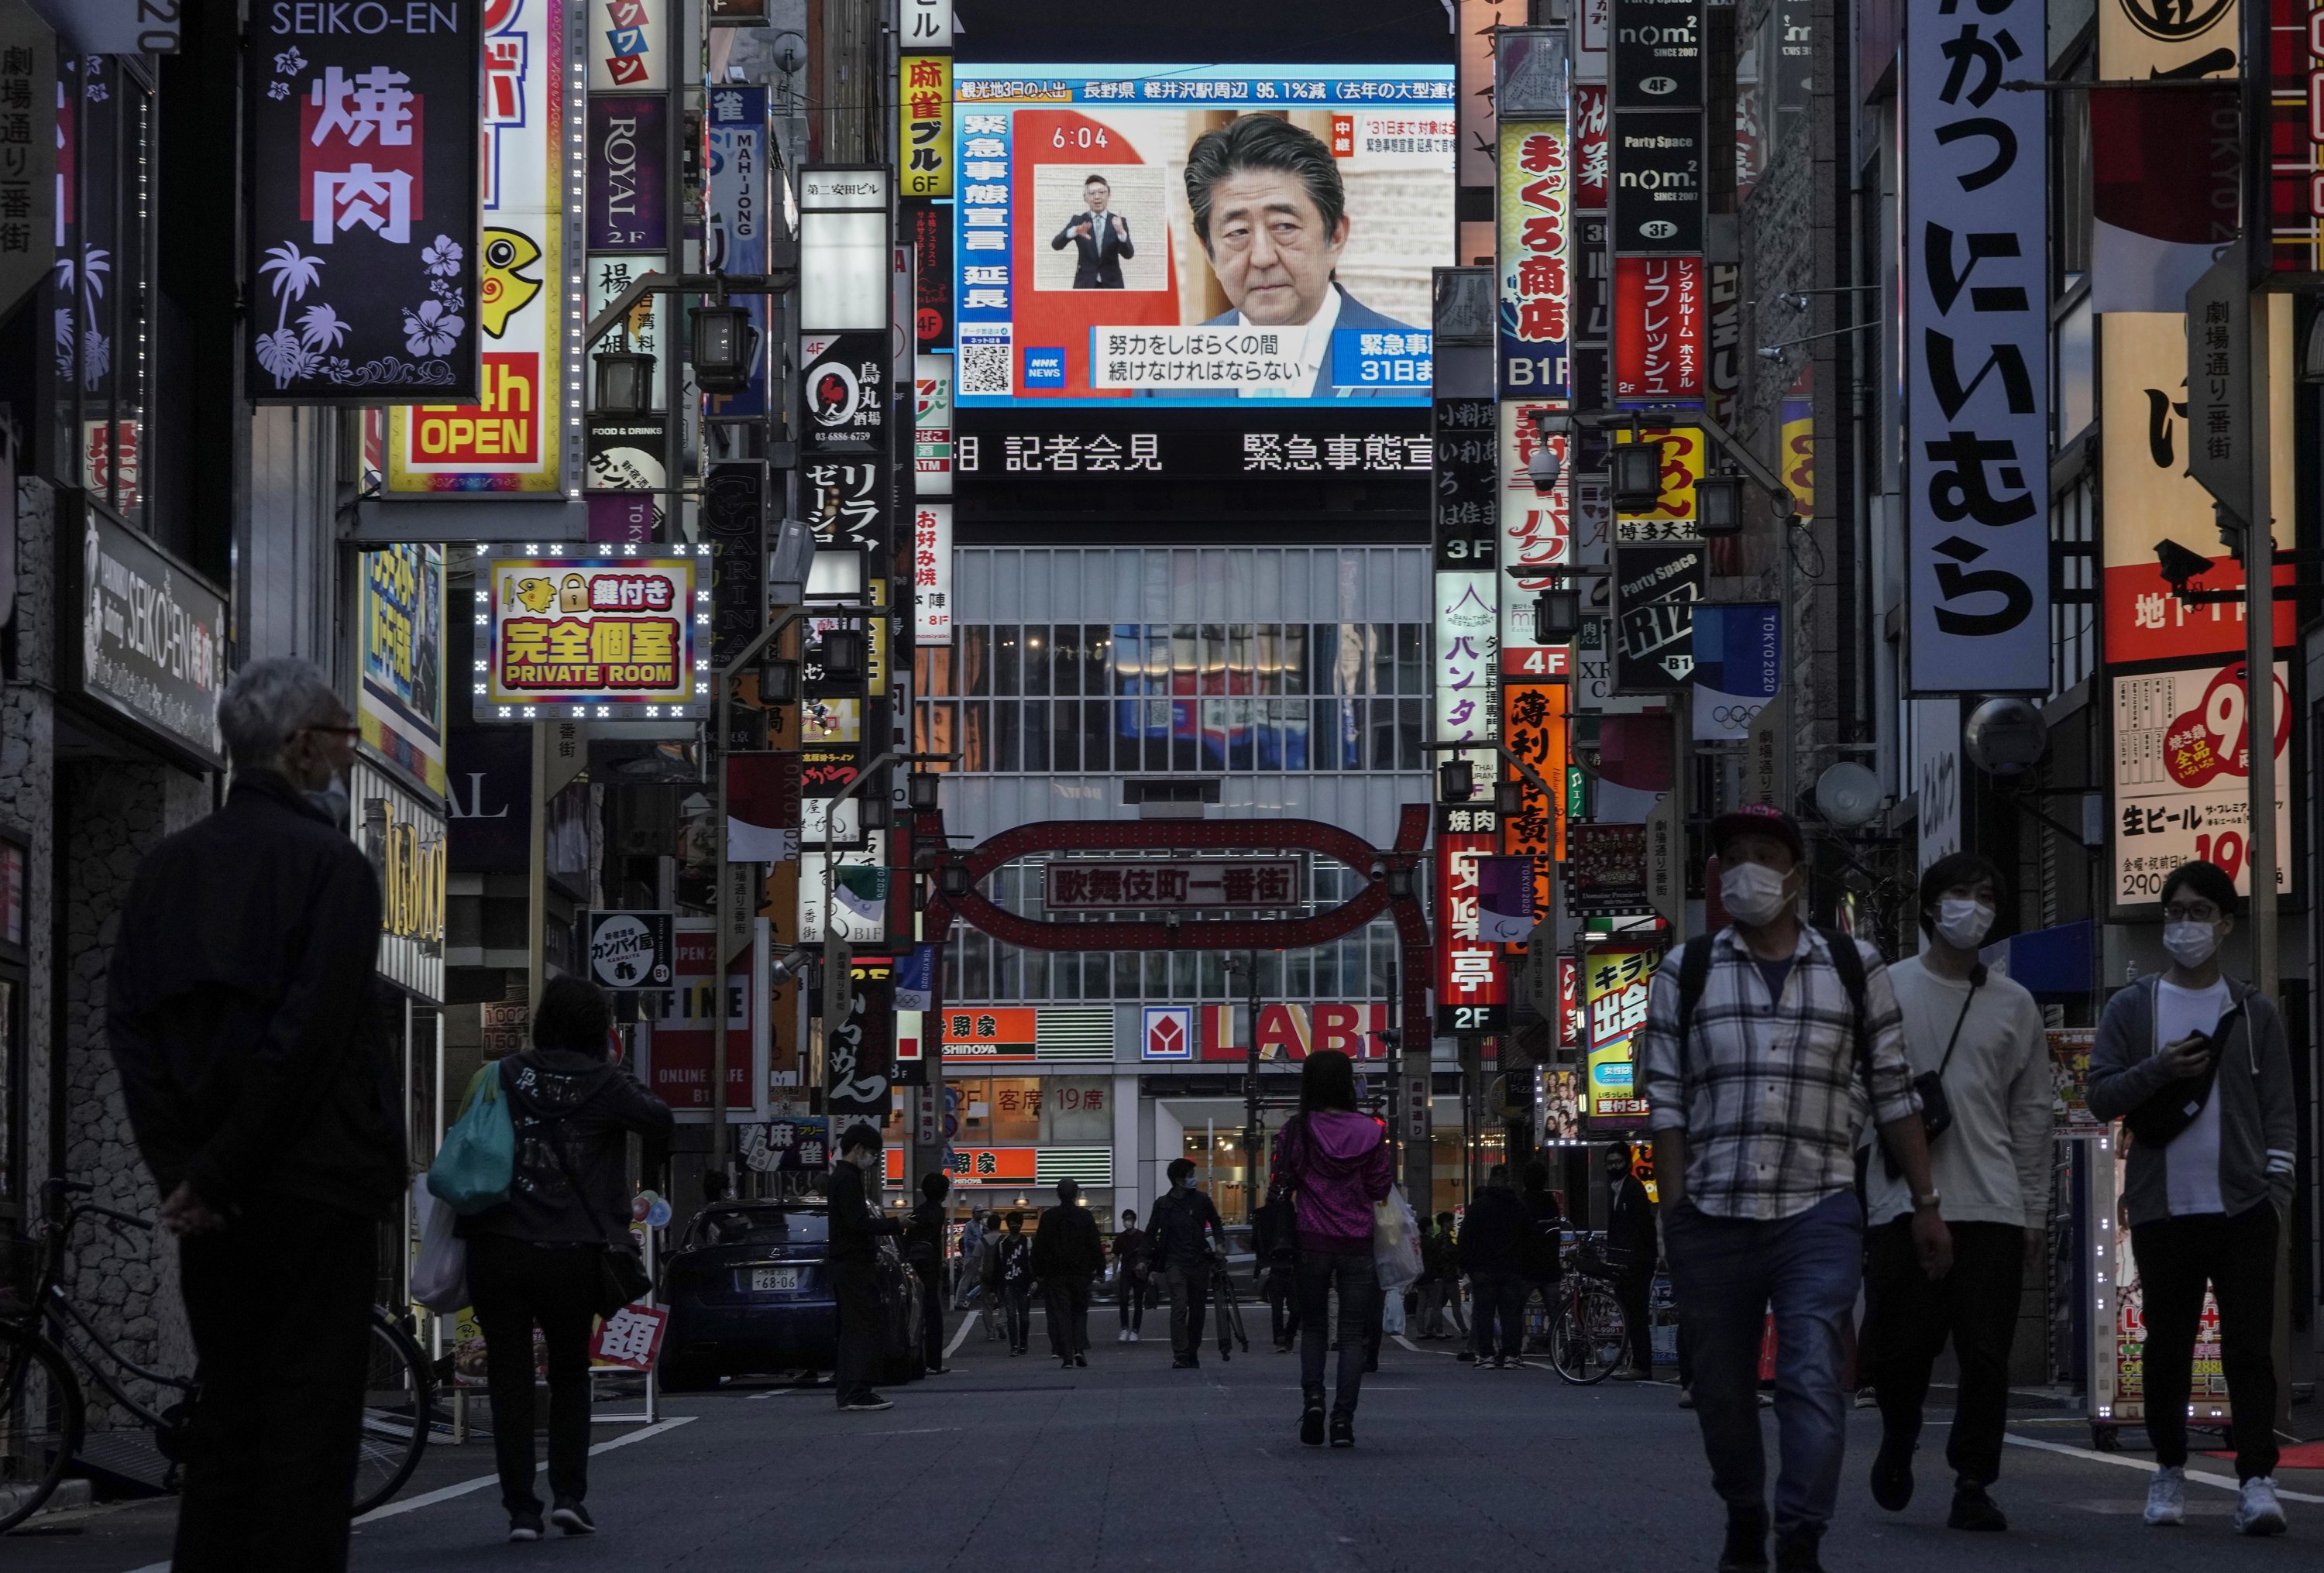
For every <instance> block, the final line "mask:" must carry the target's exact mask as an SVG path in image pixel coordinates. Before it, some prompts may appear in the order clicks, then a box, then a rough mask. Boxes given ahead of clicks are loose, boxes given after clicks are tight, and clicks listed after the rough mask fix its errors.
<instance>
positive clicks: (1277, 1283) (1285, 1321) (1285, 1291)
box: [1267, 1262, 1299, 1348]
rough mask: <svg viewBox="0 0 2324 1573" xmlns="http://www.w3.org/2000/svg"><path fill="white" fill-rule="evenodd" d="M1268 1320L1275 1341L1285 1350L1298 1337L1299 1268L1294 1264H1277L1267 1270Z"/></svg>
mask: <svg viewBox="0 0 2324 1573" xmlns="http://www.w3.org/2000/svg"><path fill="white" fill-rule="evenodd" d="M1267 1309H1268V1320H1269V1322H1271V1323H1272V1324H1273V1327H1274V1331H1275V1341H1276V1342H1277V1344H1278V1345H1281V1346H1283V1347H1285V1348H1288V1347H1289V1346H1290V1343H1291V1340H1292V1339H1294V1338H1297V1337H1298V1336H1299V1268H1298V1265H1297V1264H1296V1262H1284V1263H1277V1265H1274V1266H1271V1267H1269V1268H1268V1270H1267Z"/></svg>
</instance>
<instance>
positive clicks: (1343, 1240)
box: [1267, 1049, 1394, 1448]
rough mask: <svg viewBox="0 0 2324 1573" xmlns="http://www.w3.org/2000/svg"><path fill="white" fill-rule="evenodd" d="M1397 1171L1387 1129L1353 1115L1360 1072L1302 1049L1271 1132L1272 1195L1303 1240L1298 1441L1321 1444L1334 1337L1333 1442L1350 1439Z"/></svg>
mask: <svg viewBox="0 0 2324 1573" xmlns="http://www.w3.org/2000/svg"><path fill="white" fill-rule="evenodd" d="M1393 1185H1394V1175H1393V1173H1392V1172H1391V1166H1390V1164H1389V1161H1388V1133H1387V1132H1386V1131H1385V1130H1384V1129H1382V1128H1381V1127H1380V1123H1379V1121H1378V1120H1376V1119H1374V1118H1371V1117H1370V1116H1369V1115H1365V1114H1359V1113H1358V1112H1356V1069H1355V1063H1354V1062H1353V1061H1351V1060H1350V1059H1349V1058H1348V1056H1347V1055H1345V1054H1343V1053H1340V1052H1339V1051H1338V1050H1337V1049H1323V1050H1319V1051H1318V1052H1316V1053H1312V1054H1310V1055H1308V1056H1307V1059H1306V1062H1305V1064H1304V1065H1302V1066H1301V1067H1300V1074H1299V1112H1298V1113H1297V1114H1296V1115H1295V1116H1293V1117H1292V1118H1291V1121H1290V1123H1289V1124H1287V1125H1286V1126H1285V1127H1283V1134H1282V1135H1281V1136H1278V1137H1277V1139H1276V1144H1275V1165H1274V1168H1273V1171H1272V1172H1271V1173H1269V1174H1268V1187H1267V1190H1268V1200H1269V1201H1275V1200H1280V1199H1281V1198H1283V1197H1285V1196H1289V1197H1291V1198H1292V1199H1293V1202H1294V1228H1295V1234H1296V1239H1297V1243H1298V1247H1299V1390H1300V1395H1301V1401H1300V1410H1299V1440H1301V1441H1303V1442H1305V1443H1306V1444H1307V1445H1308V1446H1309V1447H1311V1448H1320V1447H1322V1446H1323V1441H1324V1432H1325V1416H1324V1408H1323V1356H1324V1353H1325V1346H1326V1345H1327V1344H1329V1343H1332V1342H1333V1341H1334V1339H1335V1338H1336V1341H1337V1343H1338V1345H1339V1349H1340V1369H1339V1377H1338V1382H1337V1384H1336V1385H1335V1387H1334V1388H1333V1394H1332V1407H1331V1415H1330V1435H1331V1443H1332V1446H1333V1447H1335V1448H1352V1447H1354V1446H1355V1445H1356V1398H1357V1394H1358V1392H1359V1390H1360V1388H1361V1387H1362V1385H1363V1379H1364V1376H1363V1373H1364V1343H1365V1334H1366V1330H1367V1329H1368V1328H1369V1326H1370V1324H1371V1320H1372V1313H1373V1308H1374V1307H1375V1305H1376V1304H1377V1303H1378V1302H1379V1292H1380V1290H1379V1276H1378V1274H1377V1272H1376V1271H1375V1269H1374V1267H1373V1265H1372V1209H1373V1207H1374V1206H1375V1205H1377V1204H1378V1203H1379V1202H1382V1201H1385V1200H1388V1192H1389V1191H1390V1190H1391V1189H1393ZM1334 1290H1337V1291H1338V1292H1339V1296H1340V1313H1339V1327H1338V1329H1337V1331H1336V1334H1335V1333H1334V1331H1333V1329H1330V1328H1327V1327H1326V1326H1325V1325H1324V1320H1325V1314H1326V1308H1327V1307H1328V1306H1329V1304H1330V1302H1331V1297H1332V1293H1333V1291H1334Z"/></svg>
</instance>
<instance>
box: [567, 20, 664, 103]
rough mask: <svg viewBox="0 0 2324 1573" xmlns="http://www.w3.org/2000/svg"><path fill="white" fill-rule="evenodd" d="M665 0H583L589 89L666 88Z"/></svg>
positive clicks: (650, 90) (646, 90)
mask: <svg viewBox="0 0 2324 1573" xmlns="http://www.w3.org/2000/svg"><path fill="white" fill-rule="evenodd" d="M581 31H582V37H583V46H584V48H586V50H587V51H588V54H589V91H590V92H592V93H613V92H622V91H629V92H638V93H662V92H667V91H669V47H668V44H667V42H666V40H667V38H668V36H669V0H586V5H584V7H583V21H582V24H581Z"/></svg>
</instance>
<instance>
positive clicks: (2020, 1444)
mask: <svg viewBox="0 0 2324 1573" xmlns="http://www.w3.org/2000/svg"><path fill="white" fill-rule="evenodd" d="M2001 1440H2003V1441H2005V1442H2007V1443H2008V1444H2009V1445H2010V1446H2011V1447H2013V1448H2033V1449H2038V1450H2040V1451H2042V1452H2044V1453H2063V1454H2065V1455H2066V1456H2067V1457H2068V1458H2088V1459H2089V1460H2090V1461H2091V1462H2092V1463H2094V1464H2111V1465H2113V1466H2114V1467H2116V1468H2117V1469H2136V1470H2139V1471H2141V1472H2142V1473H2144V1474H2148V1475H2152V1474H2153V1473H2154V1471H2155V1470H2157V1469H2159V1468H2161V1467H2163V1466H2161V1465H2160V1464H2156V1463H2153V1462H2152V1461H2150V1460H2148V1459H2145V1458H2123V1457H2121V1456H2120V1455H2119V1454H2116V1453H2101V1452H2098V1451H2097V1450H2096V1449H2090V1448H2070V1447H2068V1446H2066V1444H2065V1443H2063V1442H2044V1441H2039V1440H2035V1439H2034V1438H2033V1437H2017V1436H2010V1435H2008V1434H2006V1433H2004V1435H2003V1436H2002V1439H2001ZM2187 1478H2188V1479H2189V1480H2190V1481H2191V1482H2193V1483H2194V1484H2196V1485H2198V1486H2216V1487H2217V1488H2218V1489H2219V1490H2221V1491H2240V1490H2242V1489H2243V1488H2242V1486H2239V1485H2238V1484H2236V1479H2235V1477H2234V1476H2230V1475H2214V1474H2212V1473H2211V1472H2210V1471H2209V1470H2208V1469H2190V1470H2188V1471H2187ZM2275 1494H2276V1495H2278V1496H2281V1497H2282V1498H2283V1499H2284V1500H2285V1501H2286V1502H2324V1496H2319V1495H2315V1494H2314V1493H2312V1492H2307V1491H2287V1490H2285V1489H2284V1488H2283V1487H2282V1486H2277V1487H2276V1488H2275Z"/></svg>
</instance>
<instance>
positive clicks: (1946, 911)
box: [1937, 896, 1993, 951]
mask: <svg viewBox="0 0 2324 1573" xmlns="http://www.w3.org/2000/svg"><path fill="white" fill-rule="evenodd" d="M1992 928H1993V908H1992V907H1990V906H1987V905H1986V904H1985V903H1984V902H1982V901H1964V900H1962V899H1961V898H1960V897H1955V896H1949V897H1945V898H1944V899H1942V900H1941V901H1939V902H1938V903H1937V933H1938V934H1939V935H1941V937H1942V938H1943V940H1944V942H1945V943H1947V944H1949V945H1950V946H1952V947H1953V948H1954V949H1955V950H1961V951H1973V950H1975V949H1977V947H1978V945H1980V944H1982V943H1985V936H1986V935H1987V934H1988V933H1990V932H1991V931H1992Z"/></svg>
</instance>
